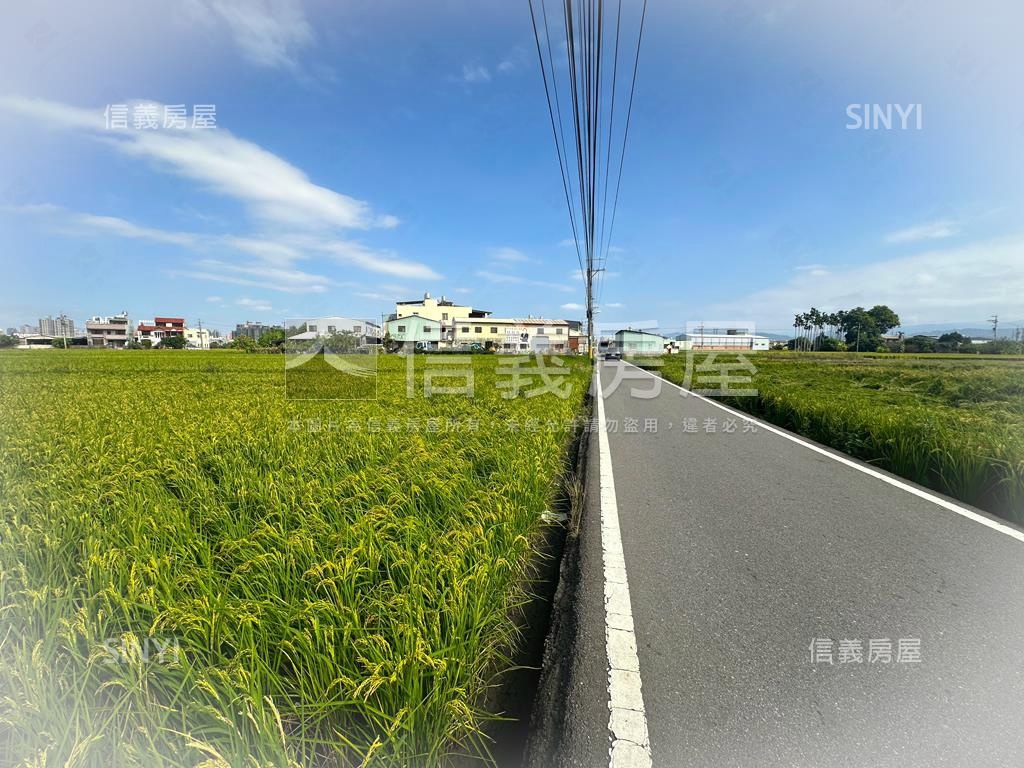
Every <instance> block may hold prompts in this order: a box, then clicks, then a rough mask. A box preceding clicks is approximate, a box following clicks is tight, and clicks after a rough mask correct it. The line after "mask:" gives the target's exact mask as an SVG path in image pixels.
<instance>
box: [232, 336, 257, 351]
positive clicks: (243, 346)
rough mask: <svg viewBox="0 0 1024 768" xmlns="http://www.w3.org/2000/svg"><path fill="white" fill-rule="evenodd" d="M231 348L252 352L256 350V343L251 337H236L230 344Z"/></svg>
mask: <svg viewBox="0 0 1024 768" xmlns="http://www.w3.org/2000/svg"><path fill="white" fill-rule="evenodd" d="M231 347H232V348H234V349H240V350H242V351H243V352H252V351H253V350H254V349H256V342H255V340H254V339H253V338H252V337H251V336H244V335H243V336H236V337H235V340H234V341H232V342H231Z"/></svg>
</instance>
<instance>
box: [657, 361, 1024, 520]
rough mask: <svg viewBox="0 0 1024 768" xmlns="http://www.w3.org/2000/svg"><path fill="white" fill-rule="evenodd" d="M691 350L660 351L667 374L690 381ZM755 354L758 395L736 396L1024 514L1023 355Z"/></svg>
mask: <svg viewBox="0 0 1024 768" xmlns="http://www.w3.org/2000/svg"><path fill="white" fill-rule="evenodd" d="M694 357H695V358H696V359H697V360H696V362H698V363H699V362H700V361H701V360H702V359H703V357H704V356H703V355H702V354H697V355H694ZM685 358H686V356H685V355H673V356H667V357H665V358H662V361H663V365H662V367H661V373H662V375H664V376H665V377H666V378H667V379H669V380H670V381H674V382H676V383H682V382H683V381H684V379H685V372H686V359H685ZM718 359H719V360H726V359H729V358H727V357H724V356H723V355H721V354H719V355H718ZM750 360H751V362H753V363H754V364H755V365H756V367H757V373H756V374H755V375H754V378H753V383H752V385H742V386H752V387H754V388H756V389H757V391H758V396H757V397H735V398H731V399H729V402H730V404H731V405H733V406H735V407H738V408H740V409H742V410H744V411H747V412H749V413H752V414H755V415H757V416H760V417H763V418H765V419H767V420H768V421H770V422H772V423H775V424H778V425H780V426H783V427H786V428H788V429H791V430H793V431H795V432H798V433H800V434H802V435H806V436H808V437H810V438H812V439H814V440H817V441H818V442H821V443H824V444H826V445H829V446H832V447H834V448H837V449H839V450H841V451H844V452H846V453H849V454H851V455H853V456H856V457H858V458H861V459H864V460H867V461H870V462H872V463H875V464H877V465H879V466H881V467H883V468H885V469H888V470H889V471H891V472H894V473H896V474H899V475H901V476H903V477H906V478H908V479H910V480H913V481H915V482H918V483H920V484H922V485H925V486H928V487H930V488H933V489H936V490H938V491H941V492H943V493H946V494H949V495H951V496H953V497H955V498H958V499H960V500H962V501H965V502H967V503H969V504H972V505H975V506H978V507H980V508H982V509H985V510H987V511H990V512H993V513H995V514H997V515H1000V516H1002V517H1004V518H1006V519H1008V520H1011V521H1013V522H1016V523H1024V359H1021V358H1010V357H1005V356H994V357H975V356H971V357H965V356H963V355H948V356H946V355H920V356H914V355H898V356H896V355H856V354H813V353H785V352H771V353H762V354H758V355H755V356H752V357H751V358H750ZM699 387H700V384H699V383H698V384H696V385H695V388H699ZM737 388H739V387H737Z"/></svg>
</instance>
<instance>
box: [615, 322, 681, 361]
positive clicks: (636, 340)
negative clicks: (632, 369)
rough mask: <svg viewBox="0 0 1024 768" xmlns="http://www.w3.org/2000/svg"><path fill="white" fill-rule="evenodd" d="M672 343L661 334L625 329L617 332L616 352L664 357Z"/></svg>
mask: <svg viewBox="0 0 1024 768" xmlns="http://www.w3.org/2000/svg"><path fill="white" fill-rule="evenodd" d="M671 345H672V342H671V341H670V340H669V339H666V338H665V337H664V336H662V335H661V334H660V333H652V332H651V331H640V330H633V329H632V328H624V329H622V330H619V331H616V332H615V341H614V342H613V346H614V351H615V352H618V353H619V354H622V355H663V354H665V353H666V352H667V351H668V349H669V347H671Z"/></svg>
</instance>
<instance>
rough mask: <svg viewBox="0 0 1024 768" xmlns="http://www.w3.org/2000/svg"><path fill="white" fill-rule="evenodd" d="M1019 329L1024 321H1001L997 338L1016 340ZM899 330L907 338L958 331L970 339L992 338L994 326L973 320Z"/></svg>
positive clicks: (909, 326) (911, 326) (906, 326)
mask: <svg viewBox="0 0 1024 768" xmlns="http://www.w3.org/2000/svg"><path fill="white" fill-rule="evenodd" d="M1018 328H1024V321H1022V320H1018V321H1010V320H1000V321H999V332H998V334H997V336H998V337H999V338H1000V339H1012V338H1014V334H1015V333H1016V332H1017V329H1018ZM898 330H900V331H902V332H903V333H904V335H906V336H915V335H917V334H923V335H926V336H936V335H942V334H943V333H953V332H954V331H956V332H957V333H959V334H961V335H962V336H967V337H969V338H976V339H991V338H992V325H991V323H986V322H985V321H984V320H981V321H979V320H972V321H968V322H960V323H922V324H920V325H902V326H900V327H899V329H898Z"/></svg>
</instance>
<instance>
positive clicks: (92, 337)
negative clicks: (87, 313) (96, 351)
mask: <svg viewBox="0 0 1024 768" xmlns="http://www.w3.org/2000/svg"><path fill="white" fill-rule="evenodd" d="M85 336H86V338H87V339H88V342H89V346H90V347H106V348H110V349H124V347H125V346H126V345H127V344H128V342H129V341H131V340H132V338H133V336H134V331H133V330H132V327H131V320H130V319H129V318H128V312H127V310H126V311H124V312H122V313H121V314H119V315H112V316H110V317H99V316H96V317H90V318H89V319H88V320H86V321H85Z"/></svg>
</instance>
